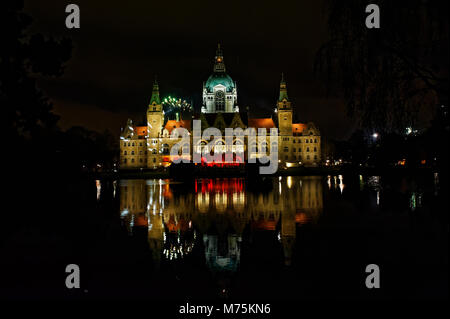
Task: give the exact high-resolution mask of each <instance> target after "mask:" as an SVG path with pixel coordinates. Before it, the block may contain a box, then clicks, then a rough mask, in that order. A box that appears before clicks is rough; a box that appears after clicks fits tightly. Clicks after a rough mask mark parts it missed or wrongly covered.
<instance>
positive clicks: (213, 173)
mask: <svg viewBox="0 0 450 319" xmlns="http://www.w3.org/2000/svg"><path fill="white" fill-rule="evenodd" d="M434 172H438V169H437V168H431V167H417V168H406V167H388V168H377V167H352V166H347V167H337V168H336V167H332V168H329V167H292V168H285V169H280V170H278V171H277V172H276V173H275V174H271V175H261V174H259V173H258V171H257V170H256V167H251V168H249V169H242V168H239V169H235V168H231V169H224V168H201V169H195V168H189V167H180V168H177V169H170V168H166V169H162V170H152V169H122V170H118V171H117V172H93V173H91V172H89V173H86V175H87V176H89V177H92V178H96V179H143V178H145V179H147V178H150V179H151V178H160V179H169V178H170V179H182V180H183V179H191V178H224V177H246V178H266V177H271V176H312V175H315V176H328V175H344V174H345V175H349V174H350V175H371V176H377V175H386V174H395V175H405V176H411V175H421V174H429V173H434Z"/></svg>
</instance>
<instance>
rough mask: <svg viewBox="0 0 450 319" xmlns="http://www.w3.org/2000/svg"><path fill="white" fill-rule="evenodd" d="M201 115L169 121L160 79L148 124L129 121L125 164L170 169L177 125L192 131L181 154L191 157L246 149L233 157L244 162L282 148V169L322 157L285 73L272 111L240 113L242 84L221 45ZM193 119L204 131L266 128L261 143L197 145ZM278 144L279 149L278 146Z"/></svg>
mask: <svg viewBox="0 0 450 319" xmlns="http://www.w3.org/2000/svg"><path fill="white" fill-rule="evenodd" d="M202 103H203V104H202V107H201V113H200V114H194V115H192V116H190V118H189V119H177V120H170V119H168V118H166V117H165V115H164V110H163V106H162V103H161V98H160V92H159V86H158V83H157V82H156V81H155V83H154V84H153V90H152V96H151V99H150V103H149V105H148V108H147V118H146V119H147V123H144V125H134V124H133V122H132V121H131V120H130V119H129V120H128V122H127V125H126V127H125V128H123V129H122V133H121V136H120V168H121V169H138V168H150V169H156V168H158V167H167V166H169V165H171V163H172V161H173V160H174V158H173V155H172V156H171V152H170V150H171V149H172V146H173V145H175V144H178V143H180V142H181V141H182V137H181V136H180V137H174V136H171V133H172V131H173V130H174V129H177V128H184V129H186V130H187V131H188V132H189V135H190V143H189V144H185V145H182V146H181V148H180V151H179V156H183V157H184V158H185V159H186V160H190V159H191V158H192V154H193V152H201V151H202V150H203V151H207V152H214V151H217V152H219V151H223V152H225V151H226V150H230V151H232V152H233V153H234V154H240V153H241V152H242V153H244V154H245V155H244V157H245V158H244V159H242V158H237V157H236V156H234V157H233V161H235V162H236V163H239V164H243V165H245V164H244V163H245V162H246V161H247V160H248V159H249V158H257V157H259V156H261V155H262V154H264V153H266V152H273V151H276V152H278V159H279V167H293V166H300V165H304V166H317V165H319V164H320V161H321V147H320V146H321V139H320V131H319V130H318V128H317V127H316V126H315V125H314V123H312V122H309V123H306V124H305V123H293V117H294V116H293V115H294V114H293V108H292V105H291V101H290V99H289V97H288V94H287V84H286V81H285V79H284V76H283V75H282V78H281V83H280V93H279V98H278V101H277V103H276V106H275V108H274V112H273V114H271V116H269V117H264V118H250V116H249V114H248V112H247V111H246V112H241V111H240V110H239V106H238V104H237V84H236V82H234V81H233V80H232V78H231V77H230V76H229V75H228V74H227V73H226V69H225V62H224V57H223V53H222V50H221V49H220V46H219V47H218V49H217V51H216V56H215V60H214V68H213V73H212V74H211V76H210V77H209V78H208V80H207V81H206V82H205V83H203V101H202ZM192 120H199V121H200V122H201V129H202V130H204V129H206V128H208V127H215V128H218V129H219V130H221V132H222V136H224V135H225V134H224V133H225V128H233V129H235V128H242V129H244V130H245V129H246V128H255V129H256V130H257V132H258V129H264V130H265V131H266V139H265V141H263V142H262V143H260V141H259V140H258V139H257V140H256V141H255V142H252V144H251V145H248V140H247V139H245V140H241V139H236V138H233V145H226V144H225V140H226V137H224V139H222V140H220V141H218V142H216V143H215V145H210V144H211V143H208V141H205V140H201V141H200V142H199V145H193V143H192V142H193V139H192ZM274 128H275V129H277V131H278V144H277V145H275V144H276V143H272V144H273V145H272V144H271V143H270V140H269V137H270V136H269V134H270V129H274ZM275 148H276V149H275ZM186 154H189V155H186Z"/></svg>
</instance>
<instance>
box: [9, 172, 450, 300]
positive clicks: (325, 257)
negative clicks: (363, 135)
mask: <svg viewBox="0 0 450 319" xmlns="http://www.w3.org/2000/svg"><path fill="white" fill-rule="evenodd" d="M64 185H65V184H61V185H60V184H56V185H55V188H54V191H55V192H58V191H59V192H60V194H65V195H64V196H63V195H61V196H54V194H52V193H48V198H51V199H55V198H57V199H58V200H57V201H55V202H54V203H53V204H54V205H50V206H49V209H48V211H47V212H42V213H41V214H40V215H37V214H30V218H35V222H33V223H31V222H30V225H31V224H33V225H34V224H35V223H36V222H39V221H40V222H41V224H42V225H43V226H42V229H34V228H33V227H32V226H29V227H28V226H24V227H23V230H21V231H20V232H19V233H18V234H16V235H14V236H11V238H10V239H9V244H10V245H9V247H14V248H11V249H9V250H8V249H6V252H5V250H3V253H4V255H5V254H6V256H8V258H5V259H4V262H3V264H4V265H3V266H4V267H6V269H4V271H3V273H8V274H13V275H8V276H7V277H8V278H7V279H6V281H5V283H6V284H5V286H4V287H8V288H7V292H6V293H7V294H8V296H16V297H17V296H23V295H25V296H29V297H30V298H33V297H34V296H35V295H36V294H38V295H40V296H43V297H55V296H56V297H62V298H65V297H68V298H71V297H73V296H76V297H81V298H94V299H96V298H133V299H136V298H137V299H147V300H168V299H169V300H180V301H187V300H212V301H214V300H222V299H228V300H241V301H242V300H249V301H250V300H254V301H258V302H262V301H264V300H265V301H272V300H289V299H297V300H305V299H318V298H334V299H340V298H362V299H365V298H370V299H372V298H394V299H397V298H401V299H404V298H424V297H425V298H435V297H448V269H447V268H448V215H447V214H448V212H447V209H448V198H447V195H446V193H445V192H443V190H442V189H441V181H440V180H439V175H438V174H431V175H430V174H428V175H424V176H422V177H415V178H410V177H396V176H362V175H353V176H342V175H336V176H282V177H270V178H266V179H264V180H263V181H261V180H258V181H256V180H251V179H250V180H249V179H245V178H217V179H216V178H211V179H197V180H192V181H189V182H179V181H174V180H162V179H149V180H144V179H139V180H89V181H84V182H82V183H75V184H71V185H69V186H64ZM45 202H46V203H47V202H49V203H51V201H48V200H47V198H46V199H45ZM52 207H54V208H52ZM33 216H34V217H33ZM5 247H7V246H5ZM8 254H9V255H8ZM69 263H76V264H79V265H80V268H81V272H82V279H81V280H82V286H83V287H82V288H83V289H80V290H78V291H76V292H73V291H72V292H67V290H66V289H65V288H64V289H62V288H61V282H64V279H65V275H66V274H65V273H64V271H63V269H64V267H65V265H67V264H69ZM372 263H374V264H377V265H379V267H380V269H381V287H382V288H381V289H378V290H368V289H367V288H366V287H365V278H366V273H365V268H366V266H367V265H368V264H372ZM30 265H31V266H32V267H34V268H33V269H37V271H39V273H40V275H39V276H34V275H33V273H30V271H29V270H30V268H29V266H30ZM55 274H58V275H55ZM3 293H5V292H3Z"/></svg>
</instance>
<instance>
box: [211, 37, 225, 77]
mask: <svg viewBox="0 0 450 319" xmlns="http://www.w3.org/2000/svg"><path fill="white" fill-rule="evenodd" d="M214 72H225V63H224V62H223V53H222V49H221V48H220V43H218V44H217V50H216V56H215V60H214Z"/></svg>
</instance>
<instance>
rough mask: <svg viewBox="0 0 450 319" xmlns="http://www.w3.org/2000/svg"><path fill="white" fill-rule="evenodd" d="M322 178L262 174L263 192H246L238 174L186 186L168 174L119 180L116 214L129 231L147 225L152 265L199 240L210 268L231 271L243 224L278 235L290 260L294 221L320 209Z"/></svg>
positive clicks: (313, 216) (312, 217)
mask: <svg viewBox="0 0 450 319" xmlns="http://www.w3.org/2000/svg"><path fill="white" fill-rule="evenodd" d="M322 182H323V181H322V178H321V177H319V176H312V177H292V176H288V177H279V178H273V179H268V180H267V181H266V182H265V183H266V184H267V185H265V187H264V189H265V191H264V192H263V191H258V192H251V191H248V190H247V187H246V180H245V179H242V178H222V179H198V180H195V181H194V185H193V188H192V189H190V190H186V189H185V188H178V187H180V185H178V184H174V183H173V182H171V181H169V180H122V181H120V215H121V218H122V220H123V222H124V224H125V225H126V227H127V229H128V231H129V233H130V234H133V232H134V230H135V228H136V227H139V228H143V227H146V228H147V229H148V243H149V246H150V249H151V251H152V255H153V260H154V261H155V262H156V263H157V265H159V264H160V262H161V258H164V259H165V260H167V261H169V262H170V261H173V260H180V259H183V258H185V257H186V256H188V255H190V254H191V253H192V251H193V250H194V249H196V246H199V248H198V249H203V250H204V251H203V252H202V254H204V256H205V260H206V264H207V265H208V268H209V269H210V270H211V271H213V272H217V271H231V272H234V271H236V270H237V268H238V266H239V263H240V259H241V243H242V241H243V238H244V236H243V232H244V229H245V228H246V227H249V229H250V230H251V231H252V232H259V231H263V232H268V233H270V234H271V235H273V236H274V237H275V238H277V237H278V240H279V242H281V245H282V246H283V252H284V263H285V264H286V265H290V264H291V261H292V257H293V251H294V245H295V239H296V232H297V227H300V226H301V225H304V224H307V223H314V222H315V221H317V219H318V217H319V216H320V214H321V212H322V209H323V189H322V187H323V186H322ZM200 240H201V241H202V245H201V244H199V241H200Z"/></svg>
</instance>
